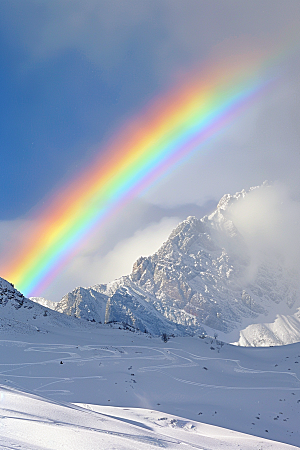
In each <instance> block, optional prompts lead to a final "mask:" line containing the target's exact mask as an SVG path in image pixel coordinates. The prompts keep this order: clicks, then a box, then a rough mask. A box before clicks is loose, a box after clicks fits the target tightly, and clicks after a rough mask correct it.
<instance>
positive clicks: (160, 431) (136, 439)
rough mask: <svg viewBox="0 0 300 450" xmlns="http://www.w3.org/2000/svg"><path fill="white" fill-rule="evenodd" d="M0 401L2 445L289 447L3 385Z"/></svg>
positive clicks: (30, 449)
mask: <svg viewBox="0 0 300 450" xmlns="http://www.w3.org/2000/svg"><path fill="white" fill-rule="evenodd" d="M1 403H2V408H1V415H2V417H1V436H0V446H1V448H3V449H6V448H7V449H8V448H10V449H16V448H19V449H22V450H38V449H39V450H42V449H47V450H48V449H49V450H50V449H53V450H54V449H61V448H66V449H68V450H73V449H74V450H75V449H80V450H85V449H86V450H93V449H95V450H96V449H106V450H109V449H116V448H117V449H122V450H127V449H134V448H138V449H141V450H143V449H145V450H148V449H149V450H150V449H156V448H167V449H170V450H171V449H182V450H184V449H186V450H188V449H207V450H208V449H211V450H217V449H231V450H234V449H240V448H243V449H244V450H247V449H249V450H250V449H257V450H258V449H262V448H263V449H266V450H267V449H270V450H271V449H278V450H281V449H282V450H289V449H290V450H291V449H295V447H293V446H290V445H287V444H280V443H276V442H274V441H268V440H265V439H261V438H257V437H253V436H249V435H246V434H242V433H237V432H234V431H230V430H225V429H224V428H219V427H215V426H211V425H205V424H201V423H198V422H195V421H190V420H186V419H182V418H180V417H176V416H173V415H169V414H162V413H160V412H157V411H152V410H147V409H129V408H117V407H105V406H102V407H101V406H95V405H88V404H83V405H80V404H78V405H73V404H66V403H61V402H52V401H50V400H46V399H43V398H41V397H38V396H35V395H32V394H28V393H24V392H20V391H17V390H13V389H10V388H7V387H4V386H1Z"/></svg>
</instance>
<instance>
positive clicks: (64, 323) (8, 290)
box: [0, 278, 88, 335]
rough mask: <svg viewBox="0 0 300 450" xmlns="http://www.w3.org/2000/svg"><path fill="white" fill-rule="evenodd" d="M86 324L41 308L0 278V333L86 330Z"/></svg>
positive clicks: (29, 333)
mask: <svg viewBox="0 0 300 450" xmlns="http://www.w3.org/2000/svg"><path fill="white" fill-rule="evenodd" d="M87 327H88V323H86V322H85V321H81V320H77V319H75V318H74V317H69V316H67V315H65V314H60V313H59V312H56V311H53V310H52V309H49V308H47V307H45V306H42V305H40V304H38V303H36V302H34V301H32V300H30V299H28V298H26V297H24V295H23V294H21V293H20V292H19V291H18V290H17V289H15V288H14V286H13V285H12V284H11V283H9V282H8V281H6V280H4V279H3V278H0V331H1V332H4V333H8V332H14V333H22V334H28V335H31V334H36V333H39V334H46V333H49V332H50V331H51V330H56V331H57V329H64V328H68V329H70V330H72V329H73V330H77V329H81V330H82V329H87Z"/></svg>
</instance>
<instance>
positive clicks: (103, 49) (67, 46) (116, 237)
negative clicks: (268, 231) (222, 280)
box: [0, 0, 300, 299]
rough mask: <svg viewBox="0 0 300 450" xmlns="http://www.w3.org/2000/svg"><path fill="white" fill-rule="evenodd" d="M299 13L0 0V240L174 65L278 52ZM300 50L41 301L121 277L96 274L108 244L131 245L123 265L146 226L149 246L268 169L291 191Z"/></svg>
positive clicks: (182, 67)
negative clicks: (229, 54)
mask: <svg viewBox="0 0 300 450" xmlns="http://www.w3.org/2000/svg"><path fill="white" fill-rule="evenodd" d="M299 19H300V2H299V1H298V0H282V1H281V0H260V1H253V0H243V1H240V0H225V1H224V0H222V1H221V0H210V1H206V0H159V1H156V0H109V1H108V0H107V1H101V0H85V1H78V0H74V1H70V0H63V1H62V0H59V1H56V0H44V1H41V0H2V1H1V2H0V74H1V75H0V76H1V83H0V96H1V109H0V124H1V125H0V126H1V132H0V149H1V167H2V170H1V177H0V192H1V196H0V228H1V230H2V231H1V233H2V234H1V242H0V249H1V243H2V244H3V242H5V240H7V239H9V236H8V234H9V233H8V231H7V230H14V227H15V226H16V224H19V223H20V221H22V220H27V218H28V217H31V214H32V210H34V208H36V206H37V205H39V204H41V203H43V202H45V201H46V199H47V196H48V195H49V194H50V193H51V192H52V191H53V190H56V189H57V188H58V186H60V185H62V184H63V183H64V182H65V181H67V180H68V179H71V178H72V177H73V176H74V174H76V172H77V171H79V170H80V168H82V167H83V166H84V165H85V164H86V163H88V161H89V160H90V159H91V157H92V156H93V154H94V153H95V152H100V151H101V148H103V147H104V144H105V142H106V141H107V139H109V137H110V136H112V135H113V134H114V133H116V132H117V130H118V129H119V127H120V126H121V125H122V123H124V121H125V120H127V119H128V118H130V117H131V116H132V115H134V114H137V113H138V111H140V110H141V109H142V108H143V107H144V106H145V105H147V103H148V102H149V101H150V100H151V99H152V98H154V97H157V96H159V95H160V94H161V93H163V92H165V91H167V89H168V88H169V87H170V86H172V84H173V83H174V82H175V81H176V80H178V78H179V77H180V76H182V74H185V73H189V71H190V70H192V68H193V67H194V66H195V65H198V64H201V63H202V62H203V61H205V60H206V58H207V57H209V56H210V55H211V54H212V52H214V51H215V49H216V48H218V47H219V48H222V46H226V48H230V46H231V45H232V48H233V49H234V48H235V46H236V45H239V43H241V44H240V45H243V44H242V43H245V42H247V43H248V44H249V47H251V45H253V46H256V47H257V46H259V45H260V43H261V45H264V44H265V43H266V42H269V43H272V46H274V48H276V45H279V44H280V42H281V41H282V40H283V39H285V38H286V37H287V36H288V34H289V33H290V32H291V30H293V31H292V33H293V35H294V38H293V39H294V41H295V43H296V42H297V41H298V42H299V39H300V27H299V26H298V27H297V24H299ZM298 30H299V31H298ZM299 56H300V54H299V50H297V49H296V48H295V51H294V53H293V54H292V56H291V57H289V58H286V60H284V62H283V67H282V69H283V76H282V80H281V82H280V83H279V84H278V88H277V89H276V90H275V91H274V92H272V93H271V94H270V95H268V96H266V97H265V98H263V99H261V101H260V102H259V103H257V104H255V105H253V107H252V108H250V109H249V110H248V111H247V112H246V113H245V115H244V116H243V117H241V118H240V120H239V121H237V122H236V123H235V124H234V125H233V126H232V127H231V128H230V129H229V130H228V132H227V133H225V134H223V135H222V136H221V137H220V138H218V139H217V140H216V141H215V142H214V143H212V144H211V147H210V148H208V149H207V151H206V152H205V154H203V155H201V157H200V156H197V155H196V156H195V157H194V158H193V160H192V161H189V162H188V163H187V164H185V165H184V166H182V167H180V168H179V169H177V170H176V171H175V172H174V173H172V174H171V175H169V176H168V177H167V178H166V179H164V180H162V181H161V182H160V183H158V184H157V185H156V186H154V187H153V188H152V189H150V190H149V191H148V192H147V193H145V195H144V196H142V197H140V198H139V199H136V201H135V202H133V203H132V205H131V206H130V207H129V208H128V209H127V210H126V211H124V212H123V213H122V214H123V216H122V217H120V220H122V221H123V223H124V227H123V229H122V230H119V229H118V227H117V226H115V227H114V226H112V229H111V230H110V233H108V234H107V237H106V240H105V242H104V243H103V242H102V240H101V239H100V238H99V239H98V238H97V239H96V240H95V242H92V243H91V244H90V247H89V249H86V250H85V253H84V256H82V255H81V256H82V258H83V259H84V261H85V263H84V264H85V267H87V269H86V272H87V273H88V272H91V271H90V269H89V267H90V264H93V265H94V269H93V276H87V275H83V274H82V271H83V263H79V262H78V261H79V260H78V261H77V262H76V261H74V262H73V268H70V269H68V270H69V272H68V270H67V272H66V273H65V274H64V275H63V274H62V277H61V278H60V279H59V280H57V282H56V285H55V286H53V287H52V288H51V289H50V290H49V291H48V292H47V293H45V295H46V294H47V295H48V297H51V296H52V299H53V296H55V295H57V296H60V295H62V294H63V293H65V291H67V290H69V289H72V288H73V287H75V286H76V285H78V284H93V283H97V282H102V281H108V279H109V278H110V277H112V278H113V277H115V276H118V275H121V273H120V272H121V271H122V270H126V269H124V267H123V266H122V269H121V268H120V270H119V272H117V271H115V272H114V270H111V271H109V270H106V269H105V270H106V271H103V264H104V263H103V261H104V259H105V258H106V257H107V255H108V254H110V257H112V256H113V257H112V259H113V258H114V257H115V256H114V254H113V253H112V252H114V249H119V251H120V248H122V249H123V250H124V248H125V247H126V245H127V247H128V248H129V247H130V248H131V249H132V248H134V249H135V252H136V253H135V255H136V256H130V257H128V261H129V260H130V262H129V265H132V263H133V261H134V259H135V258H136V257H137V256H139V252H140V253H142V252H143V251H145V252H147V251H149V252H150V251H151V250H150V249H149V250H146V249H145V250H144V249H143V248H142V244H141V242H143V241H145V240H148V242H150V241H151V242H152V240H151V237H150V234H151V233H150V231H151V230H153V233H154V234H155V235H156V236H157V241H156V242H155V243H153V251H154V250H155V249H156V248H155V246H157V245H158V243H159V242H160V241H162V240H163V239H165V238H166V236H167V234H168V233H169V231H170V230H171V229H172V227H173V226H174V225H175V224H176V223H177V222H178V221H179V220H181V219H184V218H185V217H186V216H188V215H191V214H196V215H198V216H199V217H201V215H202V214H203V213H204V212H206V211H209V210H210V209H211V208H212V205H213V204H214V202H216V201H217V200H218V199H219V198H220V197H221V196H222V195H223V194H225V193H227V192H228V193H234V192H236V191H237V190H241V189H243V188H246V189H247V188H249V187H250V186H252V185H256V184H260V183H262V182H263V181H264V180H265V179H269V180H270V181H277V180H279V181H281V182H283V183H285V184H286V185H287V186H288V188H289V189H290V191H291V195H293V197H295V198H299V195H300V183H299V176H298V168H299V163H300V155H299V154H300V150H299V119H300V110H299V101H300V81H299V68H300V67H299V61H300V59H299ZM159 224H160V225H159ZM143 230H144V233H145V236H147V238H146V237H145V238H144V239H143V238H142V234H141V233H143ZM149 230H150V231H149ZM158 230H161V234H160V232H159V231H158ZM7 233H8V234H7ZM149 233H150V234H149ZM134 236H136V240H135V238H134ZM100 240H101V242H102V243H101V245H100V244H99V242H100ZM126 240H127V241H126ZM126 242H127V244H126ZM139 249H140V250H139ZM123 250H122V251H123ZM115 251H117V250H115ZM91 255H92V256H91ZM89 258H90V259H89ZM95 258H96V259H97V264H98V266H97V264H96V263H95ZM130 258H131V259H130ZM79 259H80V258H79ZM123 259H126V251H125V250H124V256H123ZM99 261H102V262H99ZM76 264H77V265H76ZM113 265H114V266H115V265H116V264H115V262H114V263H112V266H113ZM76 267H77V268H76ZM104 272H105V275H104ZM102 273H103V275H102ZM0 276H1V274H0ZM57 299H58V298H57Z"/></svg>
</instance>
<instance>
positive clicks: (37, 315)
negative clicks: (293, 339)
mask: <svg viewBox="0 0 300 450" xmlns="http://www.w3.org/2000/svg"><path fill="white" fill-rule="evenodd" d="M0 294H1V295H0V296H1V303H0V317H1V326H0V355H1V358H0V400H1V401H0V415H1V426H0V447H1V448H3V449H8V448H11V449H12V448H22V449H24V450H34V449H40V450H46V449H47V450H49V449H52V450H57V449H59V448H62V447H65V448H70V449H74V450H79V449H80V450H82V449H83V450H85V449H90V448H106V449H108V450H109V449H111V450H112V449H115V448H124V449H127V450H131V449H134V448H137V447H138V448H141V449H145V450H152V449H153V450H154V449H155V448H157V447H163V448H170V449H174V450H175V449H177V448H181V447H182V448H186V449H187V450H192V449H195V448H205V449H210V450H220V449H223V448H228V449H229V448H230V449H236V450H238V449H240V448H243V449H249V450H250V449H256V450H259V449H262V448H263V449H270V450H271V449H272V450H275V449H276V450H277V449H278V450H279V449H282V450H284V449H286V450H288V449H290V450H292V449H293V450H296V448H299V442H300V441H299V439H300V435H299V415H300V398H299V392H300V381H299V380H300V378H299V377H300V373H299V367H300V365H299V364H300V343H296V344H293V345H288V346H279V347H273V348H243V347H237V346H232V345H228V344H224V343H223V342H221V341H220V340H219V339H217V338H216V337H215V338H208V337H202V339H199V337H196V336H195V337H175V338H171V339H170V340H168V341H167V342H164V341H163V339H161V338H155V337H152V336H151V335H150V334H145V333H142V332H137V331H135V330H134V329H132V328H131V329H124V328H122V327H121V329H119V325H118V324H116V325H113V324H111V325H103V324H97V323H91V322H89V321H87V320H80V319H78V318H74V317H68V316H67V315H65V314H60V313H59V312H56V311H51V310H49V309H48V308H46V307H45V306H42V305H39V304H36V303H34V302H32V301H31V300H28V299H26V298H24V297H23V296H22V294H21V293H19V292H18V291H16V290H15V289H14V287H13V286H12V285H11V284H9V283H7V282H6V281H5V280H2V279H0Z"/></svg>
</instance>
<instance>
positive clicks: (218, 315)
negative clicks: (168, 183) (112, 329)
mask: <svg viewBox="0 0 300 450" xmlns="http://www.w3.org/2000/svg"><path fill="white" fill-rule="evenodd" d="M256 189H258V190H259V189H265V190H266V189H269V186H261V187H260V188H256ZM253 191H254V188H253V189H252V190H250V191H249V192H245V191H242V192H239V193H237V194H235V195H233V196H230V195H225V196H224V197H223V198H222V199H221V200H220V202H219V204H218V207H217V209H216V211H215V212H214V213H213V214H211V215H210V216H205V217H203V218H202V219H196V218H195V217H188V218H187V219H186V220H185V221H183V222H182V223H181V224H179V225H178V227H177V228H176V229H175V230H174V231H173V232H172V233H171V235H170V237H169V239H168V240H167V241H166V242H165V243H164V244H163V245H162V247H161V248H160V249H159V250H158V251H157V252H156V253H155V254H154V255H152V256H150V257H141V258H139V259H138V260H137V261H136V263H135V264H134V267H133V270H132V273H131V274H130V275H128V276H124V277H122V278H120V279H118V280H116V281H114V282H112V283H109V284H108V285H103V284H99V285H96V286H93V287H91V288H77V289H75V290H74V291H72V292H71V293H69V294H67V295H66V296H65V297H64V298H63V300H61V302H59V303H58V305H57V306H56V309H57V310H58V311H60V312H64V313H66V314H69V315H76V316H78V317H83V318H88V319H89V320H96V321H97V322H99V321H101V322H103V321H104V322H110V321H118V322H126V323H129V324H130V325H132V326H134V327H136V328H138V329H139V330H141V331H144V330H145V329H146V330H147V331H149V332H151V333H152V334H158V335H159V334H162V333H163V332H167V333H168V334H175V335H178V334H182V335H183V334H191V333H197V334H199V333H202V332H203V331H204V330H205V331H206V332H207V333H208V334H211V335H212V334H214V333H215V332H217V333H218V334H219V336H221V337H222V339H223V340H225V341H227V342H235V341H239V342H240V343H241V344H243V345H278V344H287V343H291V342H297V341H299V340H300V329H299V326H298V319H297V317H296V316H293V314H295V313H296V312H297V309H298V308H299V307H300V298H299V282H298V278H299V275H298V273H297V272H296V271H295V270H291V269H290V267H288V266H286V265H285V264H283V261H282V259H281V258H280V255H279V256H277V255H275V256H274V255H272V257H270V255H260V257H261V259H260V261H259V262H257V261H256V262H255V263H256V267H255V268H254V267H253V257H252V249H251V248H249V243H248V242H247V240H245V238H244V236H243V235H242V233H241V232H240V231H239V229H238V226H237V225H236V224H235V223H234V215H233V214H232V207H233V206H235V205H236V204H240V203H241V202H243V201H244V200H245V198H247V196H248V195H249V194H251V193H252V192H253ZM277 315H280V318H278V319H276V317H277ZM146 318H147V319H146ZM275 319H276V320H275ZM283 322H284V323H285V326H284V329H285V332H283V331H282V330H283ZM172 323H173V324H175V325H173V326H172V325H171V324H172ZM267 323H270V324H271V325H267ZM263 324H266V325H263ZM247 327H248V328H247ZM245 329H246V330H245ZM243 330H245V331H243ZM240 332H242V334H241V336H240V334H239V333H240ZM239 339H240V340H239Z"/></svg>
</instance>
